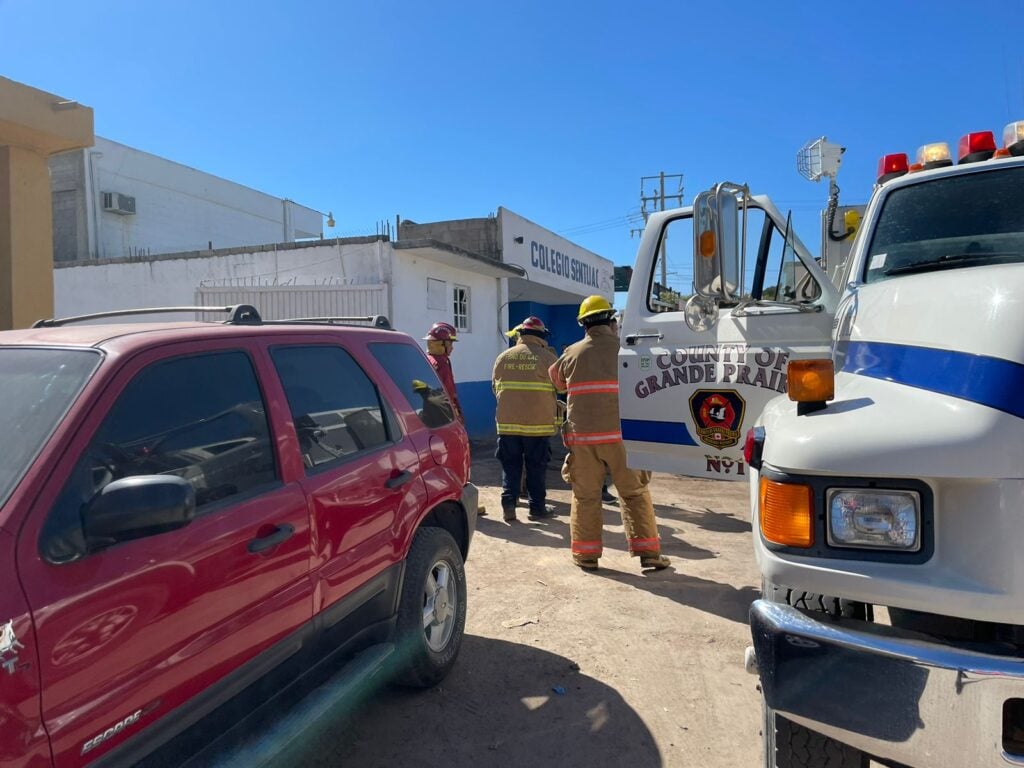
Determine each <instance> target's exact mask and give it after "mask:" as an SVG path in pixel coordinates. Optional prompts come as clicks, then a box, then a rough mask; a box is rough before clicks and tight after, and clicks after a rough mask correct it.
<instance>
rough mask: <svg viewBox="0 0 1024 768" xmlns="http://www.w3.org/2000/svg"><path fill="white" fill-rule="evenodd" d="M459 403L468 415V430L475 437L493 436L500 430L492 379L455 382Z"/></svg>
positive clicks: (465, 414) (464, 413)
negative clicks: (495, 420) (496, 421)
mask: <svg viewBox="0 0 1024 768" xmlns="http://www.w3.org/2000/svg"><path fill="white" fill-rule="evenodd" d="M455 390H456V391H457V392H458V395H459V405H461V406H462V413H463V415H464V416H465V417H466V431H467V432H468V433H469V436H470V437H472V438H474V439H477V440H479V439H483V438H487V437H492V436H493V435H494V434H495V433H496V432H497V431H498V430H497V427H496V426H495V425H494V412H495V410H496V409H497V407H498V403H497V401H496V400H495V399H494V392H493V391H492V390H491V382H490V381H459V382H456V384H455Z"/></svg>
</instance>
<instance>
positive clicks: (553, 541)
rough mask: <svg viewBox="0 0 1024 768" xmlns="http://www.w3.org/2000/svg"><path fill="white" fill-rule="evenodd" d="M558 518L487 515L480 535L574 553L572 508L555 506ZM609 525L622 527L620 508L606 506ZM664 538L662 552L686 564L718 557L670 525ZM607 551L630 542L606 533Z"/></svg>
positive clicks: (521, 513) (479, 527)
mask: <svg viewBox="0 0 1024 768" xmlns="http://www.w3.org/2000/svg"><path fill="white" fill-rule="evenodd" d="M552 506H554V508H555V511H556V512H557V516H556V517H553V518H550V519H547V520H530V519H528V518H527V516H526V511H525V510H523V509H520V510H519V515H518V519H517V520H516V522H514V523H506V522H505V521H504V520H502V518H501V514H500V513H499V514H498V515H487V516H486V517H481V518H479V519H478V520H477V531H478V532H479V533H481V534H483V535H485V536H493V537H494V538H497V539H506V540H508V541H514V542H515V543H516V544H524V545H526V546H529V547H553V548H556V549H564V550H565V551H566V553H568V552H569V551H570V547H571V535H570V532H569V505H568V504H562V503H558V502H552ZM604 523H605V525H608V524H611V525H616V524H618V525H621V524H622V515H621V513H620V512H619V511H618V507H617V506H615V507H612V506H610V505H605V507H604ZM658 535H659V536H660V537H661V550H662V552H664V553H665V554H666V555H668V556H669V557H680V558H682V559H684V560H709V559H711V558H713V557H715V553H714V552H712V551H711V550H708V549H702V548H701V547H697V546H694V545H693V544H690V543H688V542H686V541H684V540H683V539H681V538H680V537H679V532H678V531H676V530H675V529H673V528H670V527H669V526H666V525H659V526H658ZM603 541H604V547H605V549H615V550H619V551H621V552H625V551H626V550H627V546H626V539H625V537H624V536H623V535H622V534H621V533H613V532H612V531H607V530H606V531H605V532H604V536H603Z"/></svg>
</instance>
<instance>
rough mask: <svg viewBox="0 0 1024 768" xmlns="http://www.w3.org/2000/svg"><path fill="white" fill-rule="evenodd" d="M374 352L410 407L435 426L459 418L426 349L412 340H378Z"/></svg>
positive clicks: (449, 422)
mask: <svg viewBox="0 0 1024 768" xmlns="http://www.w3.org/2000/svg"><path fill="white" fill-rule="evenodd" d="M370 354H372V355H373V356H374V358H376V360H377V362H378V363H380V364H381V367H382V368H384V370H385V371H387V374H388V376H389V377H390V378H391V380H392V381H393V382H395V386H397V387H398V389H399V390H400V391H401V393H402V396H403V397H404V398H405V400H406V402H407V403H408V404H409V407H410V408H412V409H413V410H414V411H416V415H417V416H419V417H420V419H421V420H422V421H423V423H424V424H426V425H427V426H428V427H430V428H431V429H433V428H435V427H443V426H444V425H445V424H451V423H452V421H454V420H455V413H454V411H453V410H452V404H451V402H450V401H449V399H448V393H447V392H445V390H444V387H443V386H442V385H441V380H440V379H439V378H437V373H436V372H435V371H434V369H433V368H431V367H430V363H429V362H427V358H425V357H424V356H423V353H422V352H420V351H419V349H417V348H416V347H414V346H412V345H411V344H400V343H394V342H386V341H384V342H377V343H374V344H370Z"/></svg>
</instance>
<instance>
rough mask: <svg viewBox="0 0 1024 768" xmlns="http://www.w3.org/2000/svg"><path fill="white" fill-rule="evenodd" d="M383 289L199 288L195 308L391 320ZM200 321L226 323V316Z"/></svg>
mask: <svg viewBox="0 0 1024 768" xmlns="http://www.w3.org/2000/svg"><path fill="white" fill-rule="evenodd" d="M385 288H386V286H384V285H346V286H336V285H323V286H320V285H284V286H269V285H268V286H200V287H198V288H196V306H200V307H229V306H232V305H235V304H252V305H253V306H254V307H256V309H258V310H259V313H260V315H261V316H262V317H263V319H264V320H287V319H288V318H293V317H361V316H364V315H386V316H387V317H391V311H390V310H391V308H390V307H389V306H388V305H387V304H388V300H387V292H386V291H385ZM199 314H201V315H203V316H202V317H199V318H197V319H200V320H223V315H220V316H217V315H213V314H210V315H206V313H199Z"/></svg>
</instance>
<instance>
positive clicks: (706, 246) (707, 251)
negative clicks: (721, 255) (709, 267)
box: [700, 229, 715, 259]
mask: <svg viewBox="0 0 1024 768" xmlns="http://www.w3.org/2000/svg"><path fill="white" fill-rule="evenodd" d="M700 255H701V256H703V257H704V258H705V259H710V258H711V257H712V256H714V255H715V233H714V232H712V231H711V230H710V229H705V230H704V231H703V232H701V233H700Z"/></svg>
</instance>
